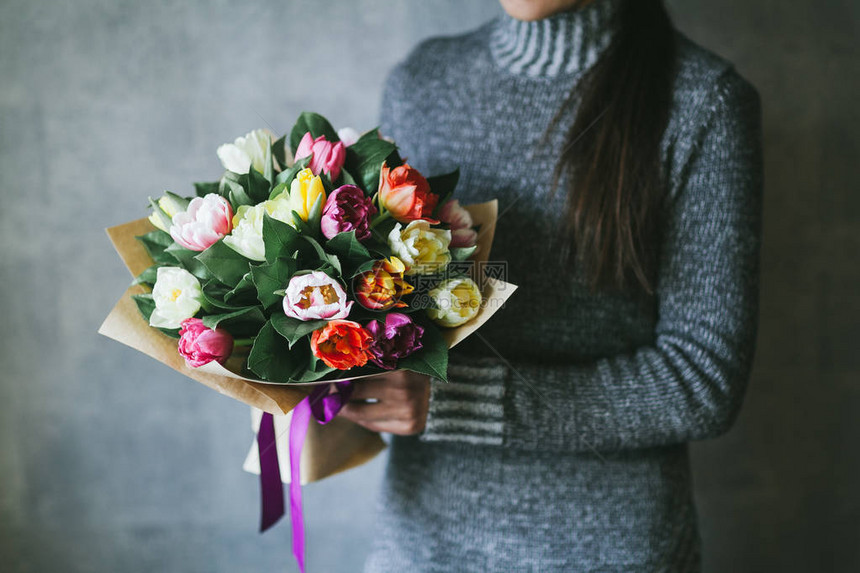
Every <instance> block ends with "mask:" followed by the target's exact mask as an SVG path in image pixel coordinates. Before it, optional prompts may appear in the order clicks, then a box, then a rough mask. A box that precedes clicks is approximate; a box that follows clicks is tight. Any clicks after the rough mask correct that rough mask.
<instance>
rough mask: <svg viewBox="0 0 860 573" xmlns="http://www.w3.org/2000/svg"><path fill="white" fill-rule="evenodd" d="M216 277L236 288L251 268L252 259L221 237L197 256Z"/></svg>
mask: <svg viewBox="0 0 860 573" xmlns="http://www.w3.org/2000/svg"><path fill="white" fill-rule="evenodd" d="M195 258H196V259H197V260H198V261H200V262H201V263H203V264H204V265H205V266H206V268H207V269H208V270H209V272H210V273H212V276H214V277H215V278H216V279H218V280H219V281H221V282H222V283H224V284H225V285H227V286H228V287H230V288H234V287H235V286H236V285H237V284H239V281H241V280H242V277H244V276H245V273H247V272H248V271H249V270H250V269H249V267H250V261H248V259H246V258H245V257H243V256H242V255H240V254H239V253H237V252H236V251H234V250H233V249H231V248H230V247H228V246H227V245H225V244H224V240H223V239H221V240H219V241H218V242H217V243H213V244H212V246H211V247H209V248H208V249H206V250H205V251H203V252H202V253H200V254H198V255H197V256H196V257H195Z"/></svg>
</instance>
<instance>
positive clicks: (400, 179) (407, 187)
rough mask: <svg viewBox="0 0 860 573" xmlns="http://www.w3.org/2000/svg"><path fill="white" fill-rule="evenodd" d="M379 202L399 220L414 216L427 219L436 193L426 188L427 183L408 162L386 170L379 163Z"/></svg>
mask: <svg viewBox="0 0 860 573" xmlns="http://www.w3.org/2000/svg"><path fill="white" fill-rule="evenodd" d="M378 195H379V204H380V205H381V206H382V208H383V209H385V210H386V211H388V212H389V213H391V216H392V217H394V218H395V219H397V220H398V221H400V222H401V223H408V222H409V221H414V220H415V219H427V220H428V221H431V222H432V223H434V224H435V223H438V222H439V221H436V220H433V219H430V215H431V214H432V213H433V209H435V208H436V204H437V203H439V196H438V195H436V194H435V193H432V192H431V191H430V184H429V183H427V179H425V178H424V176H423V175H421V173H419V172H418V170H417V169H413V168H412V167H410V166H409V164H408V163H404V164H403V165H401V166H400V167H395V168H394V169H389V167H388V165H387V164H385V163H383V164H382V172H381V173H380V177H379V191H378Z"/></svg>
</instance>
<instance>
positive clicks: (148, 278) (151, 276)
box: [132, 265, 159, 286]
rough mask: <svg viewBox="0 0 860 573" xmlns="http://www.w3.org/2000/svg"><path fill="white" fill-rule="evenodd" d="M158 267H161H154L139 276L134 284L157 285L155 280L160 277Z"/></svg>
mask: <svg viewBox="0 0 860 573" xmlns="http://www.w3.org/2000/svg"><path fill="white" fill-rule="evenodd" d="M158 267H159V265H152V266H151V267H149V268H148V269H146V270H145V271H143V272H142V273H140V274H139V275H137V276H136V277H135V278H134V282H133V283H132V284H136V285H149V286H153V285H154V284H155V278H156V276H157V275H158Z"/></svg>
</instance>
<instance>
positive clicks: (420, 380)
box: [340, 370, 430, 436]
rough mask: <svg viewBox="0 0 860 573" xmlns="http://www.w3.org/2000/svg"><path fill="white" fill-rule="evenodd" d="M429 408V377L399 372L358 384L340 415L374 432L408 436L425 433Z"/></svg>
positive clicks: (381, 375)
mask: <svg viewBox="0 0 860 573" xmlns="http://www.w3.org/2000/svg"><path fill="white" fill-rule="evenodd" d="M366 400H376V402H366ZM429 406H430V377H429V376H425V375H423V374H416V373H415V372H410V371H408V370H397V371H395V372H389V373H386V374H380V375H379V376H373V377H372V378H363V379H361V380H356V381H355V385H354V388H353V391H352V396H351V397H350V401H349V403H347V405H346V406H344V407H343V409H342V410H341V411H340V415H341V416H343V417H344V418H347V419H348V420H352V421H353V422H355V423H356V424H359V425H361V426H364V427H365V428H367V429H368V430H373V431H374V432H389V433H391V434H399V435H401V436H409V435H412V434H418V433H420V432H421V431H423V430H424V425H425V424H426V423H427V409H428V408H429Z"/></svg>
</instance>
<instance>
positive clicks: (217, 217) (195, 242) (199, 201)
mask: <svg viewBox="0 0 860 573" xmlns="http://www.w3.org/2000/svg"><path fill="white" fill-rule="evenodd" d="M232 230H233V208H232V207H230V203H228V202H227V200H226V199H224V198H223V197H221V196H220V195H218V194H216V193H210V194H208V195H206V196H205V197H195V198H194V199H192V200H191V203H189V204H188V209H186V210H185V211H184V212H182V213H177V214H176V215H174V216H173V224H172V225H171V226H170V236H171V237H173V240H174V241H176V242H177V243H179V244H180V245H182V246H183V247H185V248H186V249H191V250H192V251H205V250H206V249H208V248H209V247H210V246H211V245H212V244H213V243H216V242H217V241H218V239H220V238H221V237H223V236H224V235H227V234H229V233H230V231H232Z"/></svg>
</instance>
